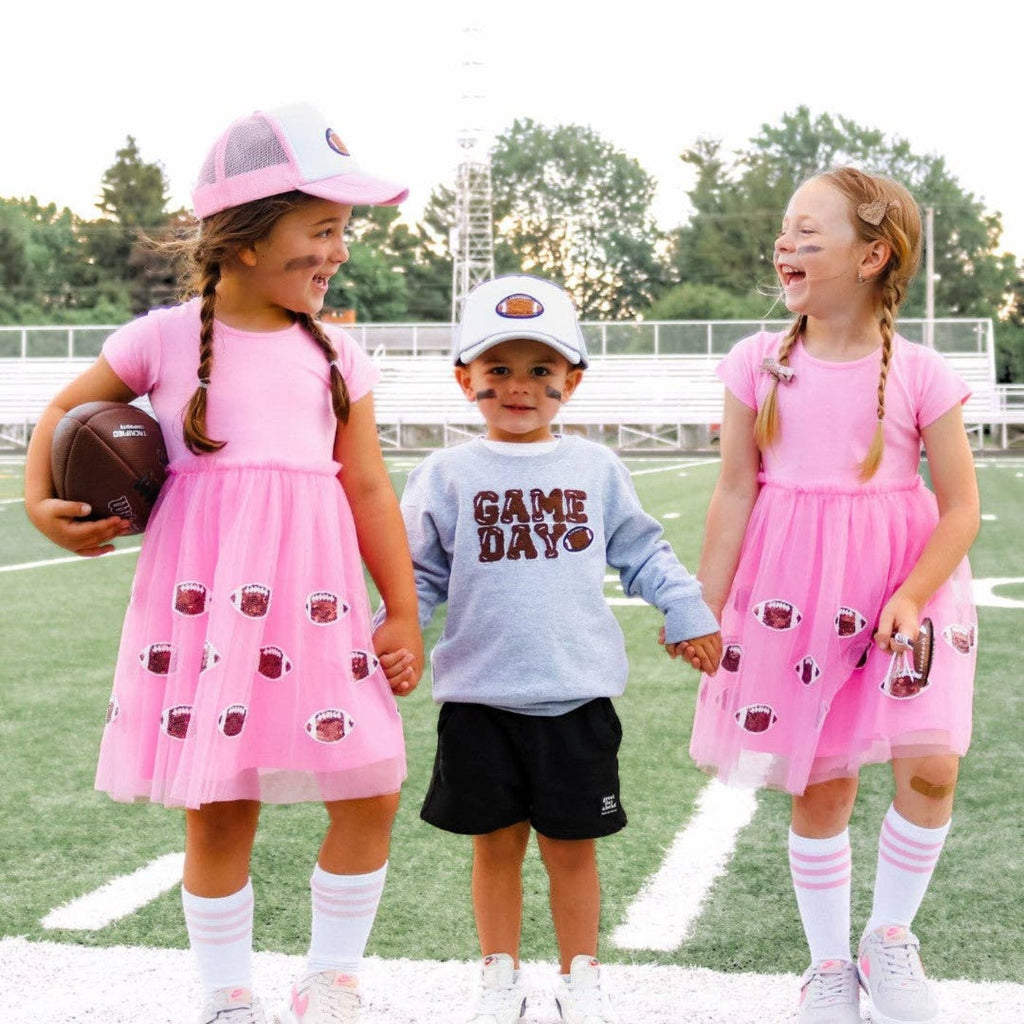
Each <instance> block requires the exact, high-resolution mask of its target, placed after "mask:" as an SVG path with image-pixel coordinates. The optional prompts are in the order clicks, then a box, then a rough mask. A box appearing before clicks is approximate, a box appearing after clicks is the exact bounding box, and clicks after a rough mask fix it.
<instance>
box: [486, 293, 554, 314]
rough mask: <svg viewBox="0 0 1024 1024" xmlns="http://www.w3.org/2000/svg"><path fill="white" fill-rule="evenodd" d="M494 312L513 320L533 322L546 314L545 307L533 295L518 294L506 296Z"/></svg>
mask: <svg viewBox="0 0 1024 1024" xmlns="http://www.w3.org/2000/svg"><path fill="white" fill-rule="evenodd" d="M494 312H495V313H497V314H498V316H504V317H508V318H509V319H511V320H532V319H533V318H534V317H535V316H540V315H541V313H543V312H544V306H543V305H542V304H541V302H540V301H539V300H538V299H535V298H534V297H533V296H532V295H527V294H526V293H525V292H516V293H515V294H514V295H506V296H505V298H503V299H502V300H501V302H499V303H498V304H497V305H496V306H495V307H494Z"/></svg>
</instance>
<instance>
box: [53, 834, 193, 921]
mask: <svg viewBox="0 0 1024 1024" xmlns="http://www.w3.org/2000/svg"><path fill="white" fill-rule="evenodd" d="M184 866H185V854H183V853H167V854H164V856H162V857H157V859H156V860H153V861H150V862H149V863H148V864H147V865H145V867H141V868H139V870H138V871H134V872H132V874H130V875H121V876H119V877H118V878H112V879H111V880H110V881H109V882H107V883H106V884H105V885H102V886H100V888H99V889H96V890H94V891H93V892H90V893H87V894H86V895H85V896H79V897H78V898H77V899H73V900H71V901H70V902H68V903H65V904H64V905H63V906H62V907H58V908H57V909H56V910H51V911H50V913H49V914H47V915H46V917H44V918H43V920H42V922H41V923H42V925H43V927H44V928H51V929H56V928H71V929H74V930H76V931H99V930H100V929H101V928H106V926H107V925H108V924H112V923H113V922H114V921H119V920H120V919H121V918H122V917H128V915H129V914H134V913H135V911H136V910H139V909H140V908H141V907H144V906H145V905H146V904H147V903H149V902H150V901H151V900H155V899H156V898H157V897H158V896H162V895H163V894H164V893H165V892H167V890H168V889H171V888H173V887H174V886H176V885H180V884H181V873H182V869H183V868H184Z"/></svg>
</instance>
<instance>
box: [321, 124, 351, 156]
mask: <svg viewBox="0 0 1024 1024" xmlns="http://www.w3.org/2000/svg"><path fill="white" fill-rule="evenodd" d="M327 145H328V146H330V147H331V149H333V150H334V152H335V153H340V154H341V155H342V156H351V155H352V154H351V153H349V151H348V146H346V145H345V143H344V142H342V141H341V137H340V136H339V135H338V133H337V132H336V131H335V130H334V129H333V128H328V129H327Z"/></svg>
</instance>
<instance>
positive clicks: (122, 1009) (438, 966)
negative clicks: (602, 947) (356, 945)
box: [0, 938, 1024, 1024]
mask: <svg viewBox="0 0 1024 1024" xmlns="http://www.w3.org/2000/svg"><path fill="white" fill-rule="evenodd" d="M410 952H411V953H414V952H415V949H411V950H410ZM771 959H772V952H771V950H766V951H765V966H770V964H771ZM304 964H305V957H299V956H287V955H285V954H283V953H256V954H255V955H254V957H253V971H254V981H255V986H256V991H257V993H258V994H259V995H260V996H261V998H262V999H263V1005H264V1008H265V1009H267V1010H268V1011H273V1010H275V1009H277V1007H278V1006H279V1000H280V999H281V998H282V996H283V995H284V993H285V992H287V991H288V989H289V987H290V986H291V983H292V981H293V980H294V978H295V977H296V976H297V975H298V974H300V973H301V972H302V970H303V967H304ZM478 971H479V968H478V966H477V965H476V964H475V963H467V962H465V961H458V960H454V961H453V960H447V961H436V960H411V959H401V960H382V959H379V958H377V957H368V958H367V959H366V961H365V963H364V965H363V970H362V972H361V979H362V988H363V999H364V1003H363V1011H362V1013H361V1014H360V1018H359V1019H360V1021H361V1022H362V1024H436V1022H437V1021H447V1020H457V1019H462V1018H465V1016H466V1015H467V1013H468V1010H469V1007H470V1006H471V1005H472V1002H471V1001H472V998H473V994H474V989H475V986H476V983H477V978H478V976H479V974H478ZM555 974H556V966H555V964H554V963H536V962H530V963H524V964H523V981H524V987H525V991H526V996H527V1004H526V1014H525V1016H524V1017H523V1018H522V1022H523V1024H558V1021H559V1017H558V1012H557V1010H556V1009H555V1004H554V999H553V990H554V982H555ZM603 974H604V978H605V983H606V985H607V986H608V988H609V989H610V990H611V991H612V993H613V995H614V998H615V1001H616V1005H617V1007H618V1010H619V1013H620V1015H621V1018H622V1020H624V1021H637V1022H641V1021H642V1022H644V1024H682V1022H684V1021H692V1022H694V1024H696V1022H697V1021H700V1024H765V1022H766V1021H780V1022H781V1021H791V1020H794V1019H795V1014H796V1001H797V988H798V984H799V982H798V979H797V977H796V975H790V974H721V973H718V972H715V971H710V970H707V969H706V968H693V967H678V966H642V965H630V964H606V965H605V966H604V968H603ZM0 979H2V980H3V983H2V984H0V1020H10V1021H17V1022H18V1024H138V1022H139V1021H144V1022H145V1024H182V1022H183V1021H192V1020H196V1019H197V1016H198V1008H199V997H198V992H197V986H196V972H195V967H194V965H193V961H192V956H191V954H190V953H189V951H188V950H183V949H147V948H141V947H123V946H121V947H115V948H107V949H105V948H95V949H90V948H83V947H80V946H72V945H63V944H60V943H52V942H42V943H35V942H28V941H26V940H25V939H20V938H7V939H0ZM936 990H937V993H938V997H939V1003H940V1008H941V1011H942V1022H943V1024H979V1022H981V1021H984V1024H1019V1022H1020V1019H1021V1015H1020V1007H1021V1005H1024V985H1016V984H1012V983H1010V982H988V983H982V982H970V981H938V982H936ZM862 1012H863V1014H864V1019H865V1020H866V1019H867V1007H866V1004H865V1007H864V1009H863V1011H862Z"/></svg>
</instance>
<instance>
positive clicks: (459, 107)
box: [0, 0, 1024, 257]
mask: <svg viewBox="0 0 1024 1024" xmlns="http://www.w3.org/2000/svg"><path fill="white" fill-rule="evenodd" d="M260 12H271V13H269V14H268V13H260ZM467 26H475V30H473V31H467V30H466V29H467ZM1022 29H1024V14H1022V9H1021V7H1020V5H1019V4H1009V3H1006V2H1005V0H974V2H972V3H969V4H963V5H957V6H955V7H949V8H946V7H943V9H942V10H941V11H940V10H939V7H938V5H936V4H934V3H933V2H931V3H926V2H911V0H889V2H887V3H885V4H883V5H875V4H871V5H857V4H846V3H842V4H840V3H837V2H826V3H818V4H814V5H809V4H778V3H766V2H760V3H755V2H753V0H719V2H717V3H716V2H711V3H700V4H697V3H685V2H679V0H626V2H623V3H615V4H611V3H606V2H602V0H589V2H586V3H577V2H569V0H515V2H513V3H508V4H502V3H498V2H495V0H478V2H477V4H475V5H474V4H471V3H467V2H465V0H415V2H414V0H391V2H389V0H377V2H374V3H367V2H362V3H352V2H351V0H326V2H324V3H321V4H308V3H305V4H294V3H293V4H287V3H285V4H264V3H260V2H258V0H245V2H238V0H169V2H166V3H163V4H152V3H148V2H144V0H142V2H140V0H132V2H126V0H108V2H104V0H94V2H91V3H81V2H80V0H78V2H70V0H49V2H48V0H37V2H35V3H27V2H25V0H18V2H17V3H15V4H12V5H8V8H7V10H6V11H5V14H4V16H3V20H2V23H0V32H2V34H0V97H2V99H0V104H2V107H0V113H2V129H3V133H4V136H5V141H4V144H3V147H2V150H0V196H2V197H24V196H28V195H35V196H36V197H37V198H38V199H39V200H40V201H42V202H44V203H46V202H54V203H56V204H57V205H58V206H70V207H71V208H72V209H73V210H75V212H77V213H79V214H81V215H82V216H84V217H88V218H93V217H95V216H98V211H97V210H96V208H95V205H94V204H95V202H96V198H97V196H98V194H99V188H100V181H101V179H102V176H103V173H104V171H105V170H106V168H107V167H109V166H110V165H111V164H112V163H113V161H114V156H115V153H116V151H117V149H119V148H120V147H121V146H122V145H123V144H124V140H125V137H126V136H127V135H129V134H130V135H133V136H134V137H135V139H136V141H137V143H138V146H139V148H140V151H141V154H142V158H143V159H144V160H147V161H151V162H158V163H160V164H162V165H163V167H164V170H165V173H166V175H167V178H168V180H169V183H170V190H171V203H172V205H173V206H175V207H177V206H188V205H190V200H189V193H190V189H191V186H192V182H193V179H194V176H195V174H196V172H197V171H198V169H199V166H200V164H201V162H202V160H203V157H204V155H205V153H206V150H207V149H208V148H209V146H210V144H211V143H212V142H213V140H214V139H215V138H216V136H217V135H218V134H219V133H220V132H221V130H222V129H223V128H224V127H225V126H226V125H227V124H228V123H229V122H230V121H231V120H233V119H235V118H236V117H239V116H242V115H244V114H247V113H249V112H251V111H252V110H254V109H259V108H268V107H274V106H279V105H281V104H285V103H290V102H294V101H296V100H306V101H309V102H313V103H314V104H316V105H317V106H318V107H320V108H321V110H323V112H324V113H325V114H326V115H327V117H328V119H329V120H330V121H331V122H332V124H333V126H334V127H335V129H336V130H337V131H338V133H339V134H340V136H341V137H342V138H343V139H344V140H345V142H346V144H347V145H348V147H349V149H350V150H351V152H352V153H353V155H354V156H355V158H356V159H357V160H358V161H359V162H360V163H362V164H363V165H364V166H366V167H367V168H368V169H371V170H374V171H376V172H378V173H380V174H383V175H386V176H390V177H393V178H395V179H397V180H399V181H403V182H405V183H406V184H408V186H409V187H410V189H411V190H412V194H411V196H410V199H409V203H408V206H407V208H406V209H407V214H408V215H409V216H410V217H411V218H412V219H415V218H416V216H417V214H418V213H419V211H420V210H421V208H422V205H423V203H424V202H425V201H426V199H427V197H428V196H429V194H430V192H431V190H432V189H433V188H434V187H435V186H436V185H437V184H439V183H444V184H448V185H451V184H452V183H453V181H454V172H455V167H456V166H457V164H458V162H459V158H460V150H459V148H458V145H457V141H456V140H457V139H458V137H459V135H460V132H461V131H462V129H464V128H466V127H473V128H480V129H482V131H483V133H484V135H485V136H486V135H487V134H490V135H494V134H498V133H500V132H501V131H503V130H504V129H505V128H506V127H507V126H508V125H509V124H510V123H511V122H512V120H513V119H514V118H516V117H531V118H533V119H535V120H537V121H540V122H541V123H544V124H549V125H555V124H569V123H572V124H581V125H589V126H590V127H591V128H592V129H593V130H595V131H596V132H597V133H598V134H600V135H601V136H602V137H603V138H604V139H605V140H607V141H608V142H610V143H612V144H613V145H614V146H616V147H617V148H618V149H621V150H623V151H624V152H626V153H627V154H628V155H629V156H631V157H634V158H635V159H637V160H638V161H639V162H640V164H641V166H642V167H643V168H644V169H645V170H646V171H647V172H648V173H649V174H651V175H653V176H654V177H655V179H656V180H657V181H658V184H659V192H658V199H657V203H656V207H655V214H656V216H657V218H658V220H659V222H660V223H661V225H662V226H663V227H673V226H676V225H678V224H680V223H682V222H684V221H685V219H686V216H687V212H688V206H687V201H686V191H687V190H688V189H689V188H691V187H692V184H693V180H692V177H691V176H690V174H689V173H688V171H687V168H686V167H685V166H684V165H683V163H682V162H681V161H680V159H679V154H680V153H681V152H682V151H683V150H684V149H687V148H689V147H691V146H692V145H693V144H694V142H695V141H696V140H697V139H698V138H700V137H711V138H714V139H720V140H722V142H723V145H724V149H725V150H726V151H730V150H733V149H740V148H745V147H746V146H747V144H748V142H749V140H750V139H751V138H752V137H753V136H755V135H757V134H758V133H759V132H760V129H761V126H762V125H763V124H766V123H767V124H775V123H778V122H779V120H780V119H781V118H782V116H783V115H785V114H787V113H791V112H793V111H795V110H796V108H797V107H799V106H801V105H806V106H808V107H809V108H810V109H811V112H812V114H814V115H815V116H817V115H819V114H824V113H828V114H832V115H837V116H844V117H847V118H850V119H852V120H853V121H854V122H855V123H857V124H858V125H860V126H861V127H864V128H876V129H879V130H881V131H882V132H884V133H885V134H886V135H887V136H888V137H889V138H890V139H891V138H893V137H896V136H898V137H901V138H904V139H906V140H908V141H909V143H910V145H911V148H912V149H913V151H914V152H915V153H918V154H934V155H939V156H943V157H945V159H946V163H947V167H948V169H949V171H950V173H951V174H952V175H953V176H954V177H955V178H956V179H957V180H958V181H959V183H960V185H961V187H962V188H963V189H964V190H965V191H967V192H969V193H971V194H972V195H973V196H974V197H975V198H976V199H978V200H980V201H981V202H982V203H983V204H984V207H985V209H986V210H987V211H988V212H997V211H998V212H1000V213H1002V215H1003V226H1004V229H1005V232H1004V236H1003V248H1004V249H1007V250H1009V251H1012V252H1014V253H1016V254H1017V256H1018V257H1024V187H1022V177H1024V175H1022V168H1021V156H1022V150H1024V146H1022V144H1021V142H1020V138H1021V126H1020V124H1019V122H1018V121H1017V119H1016V112H1017V111H1018V110H1019V108H1020V96H1021V91H1022V87H1021V82H1022V76H1021V64H1022V54H1021V45H1022V38H1024V32H1022ZM467 58H472V59H473V60H475V61H477V62H478V63H477V65H476V66H475V67H470V68H469V69H468V70H467V68H466V66H465V62H466V60H467ZM474 93H475V94H478V95H480V96H482V97H483V100H482V102H475V101H472V100H469V99H467V98H466V97H467V96H469V95H471V94H474ZM780 215H781V211H780Z"/></svg>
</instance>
